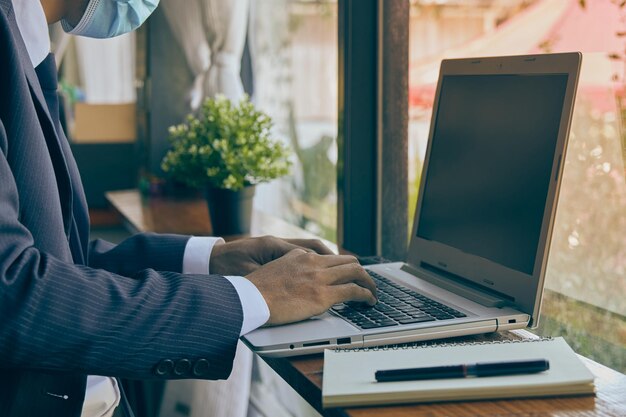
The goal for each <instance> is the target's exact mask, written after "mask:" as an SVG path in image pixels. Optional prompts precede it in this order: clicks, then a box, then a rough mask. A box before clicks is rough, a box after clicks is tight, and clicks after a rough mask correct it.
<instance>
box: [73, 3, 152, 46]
mask: <svg viewBox="0 0 626 417" xmlns="http://www.w3.org/2000/svg"><path fill="white" fill-rule="evenodd" d="M158 4H159V0H90V1H89V4H88V5H87V10H85V14H84V15H83V17H82V18H81V19H80V22H78V24H77V25H76V26H72V25H71V24H70V23H69V22H67V21H66V20H62V21H61V24H62V25H63V30H65V31H66V32H67V33H71V34H72V35H78V36H86V37H88V38H99V39H103V38H113V37H115V36H119V35H123V34H125V33H128V32H131V31H133V30H135V29H137V28H138V27H139V26H141V24H142V23H143V22H145V21H146V19H147V18H148V16H150V14H152V12H153V11H154V9H156V7H157V6H158Z"/></svg>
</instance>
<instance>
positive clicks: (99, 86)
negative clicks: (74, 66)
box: [74, 33, 135, 104]
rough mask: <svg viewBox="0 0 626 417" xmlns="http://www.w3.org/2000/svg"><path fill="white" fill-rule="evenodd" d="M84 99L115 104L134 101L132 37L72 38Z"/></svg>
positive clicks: (133, 51) (133, 41)
mask: <svg viewBox="0 0 626 417" xmlns="http://www.w3.org/2000/svg"><path fill="white" fill-rule="evenodd" d="M74 40H75V42H76V52H77V54H76V55H77V59H78V69H79V74H80V78H81V80H82V85H83V88H84V91H85V101H86V102H87V103H92V104H118V103H132V102H134V101H135V36H134V34H133V33H129V34H126V35H122V36H118V37H116V38H112V39H90V38H84V37H80V36H76V37H74Z"/></svg>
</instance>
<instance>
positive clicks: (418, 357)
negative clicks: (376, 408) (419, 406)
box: [322, 337, 595, 407]
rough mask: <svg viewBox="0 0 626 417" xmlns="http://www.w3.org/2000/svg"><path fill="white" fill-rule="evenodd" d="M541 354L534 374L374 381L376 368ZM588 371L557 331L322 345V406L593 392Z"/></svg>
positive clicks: (519, 357)
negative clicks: (368, 345)
mask: <svg viewBox="0 0 626 417" xmlns="http://www.w3.org/2000/svg"><path fill="white" fill-rule="evenodd" d="M525 359H528V360H530V359H547V360H548V361H549V362H550V369H549V370H547V371H545V372H541V373H536V374H526V375H512V376H495V377H482V378H454V379H435V380H422V381H402V382H376V380H375V379H374V373H375V372H376V371H377V370H382V369H400V368H417V367H426V366H442V365H458V364H469V363H476V362H486V361H490V362H492V361H493V362H495V361H513V360H525ZM594 392H595V387H594V384H593V375H592V374H591V372H590V371H589V370H588V369H587V368H586V367H585V365H584V364H583V363H582V362H581V360H580V359H579V358H578V356H577V355H576V353H574V351H573V350H572V349H571V348H570V347H569V346H568V344H567V343H566V342H565V340H563V338H561V337H557V338H554V339H552V338H543V339H525V340H506V341H496V342H478V343H465V344H439V345H426V346H419V345H415V346H409V347H406V346H405V347H395V348H373V349H347V350H326V351H325V353H324V379H323V388H322V403H323V406H324V407H345V406H364V405H378V404H397V403H419V402H439V401H460V400H478V399H497V398H520V397H546V396H561V395H585V394H593V393H594Z"/></svg>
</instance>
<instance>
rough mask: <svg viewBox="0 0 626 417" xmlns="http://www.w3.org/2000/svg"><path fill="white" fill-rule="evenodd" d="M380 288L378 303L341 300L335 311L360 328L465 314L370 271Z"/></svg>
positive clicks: (410, 322)
mask: <svg viewBox="0 0 626 417" xmlns="http://www.w3.org/2000/svg"><path fill="white" fill-rule="evenodd" d="M367 272H368V273H369V274H370V276H371V277H372V278H373V279H374V281H375V282H376V286H377V287H378V303H377V304H376V305H375V306H373V307H370V306H368V305H366V304H354V303H350V304H347V303H342V304H336V305H334V306H333V307H332V311H334V312H335V313H336V314H338V315H340V316H341V317H343V318H345V319H346V320H348V321H349V322H351V323H352V324H354V325H356V326H358V327H360V328H361V329H374V328H378V327H389V326H398V325H400V324H412V323H422V322H427V321H435V320H449V319H454V318H458V317H465V314H463V313H461V312H460V311H457V310H455V309H453V308H450V307H448V306H446V305H444V304H441V303H438V302H437V301H435V300H432V299H430V298H428V297H426V296H425V295H422V294H418V293H416V292H415V291H413V290H411V289H409V288H407V287H404V286H402V285H400V284H397V283H395V282H393V281H391V280H388V279H387V278H385V277H383V276H381V275H379V274H377V273H375V272H372V271H370V270H367Z"/></svg>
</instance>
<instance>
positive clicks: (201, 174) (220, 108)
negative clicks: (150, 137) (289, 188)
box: [161, 96, 291, 191]
mask: <svg viewBox="0 0 626 417" xmlns="http://www.w3.org/2000/svg"><path fill="white" fill-rule="evenodd" d="M271 128H272V120H271V119H270V117H269V116H268V115H266V114H265V113H263V112H261V111H259V110H257V109H256V108H255V107H254V104H252V103H251V102H250V100H249V98H248V97H244V98H243V99H242V100H241V101H239V102H238V103H233V102H231V101H230V100H228V99H227V98H225V97H223V96H218V97H216V98H213V99H208V100H206V101H205V102H204V104H203V105H202V107H201V108H200V109H199V111H198V114H197V115H189V116H187V120H186V121H185V123H183V124H180V125H177V126H172V127H170V130H169V134H170V141H171V142H172V149H171V150H169V151H168V152H167V154H166V155H165V157H164V158H163V161H162V162H161V168H162V169H163V171H164V172H166V173H167V174H168V175H169V176H171V177H172V178H173V179H175V180H178V181H180V182H183V183H185V184H187V185H189V186H192V187H204V186H209V187H214V188H225V189H230V190H233V191H236V190H240V189H242V188H243V187H246V186H249V185H254V184H258V183H261V182H267V181H270V180H272V179H275V178H278V177H281V176H283V175H286V174H288V173H289V167H290V165H291V162H290V161H289V155H290V151H289V149H288V148H287V147H286V146H284V145H283V144H281V143H280V142H277V141H274V140H272V138H271Z"/></svg>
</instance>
